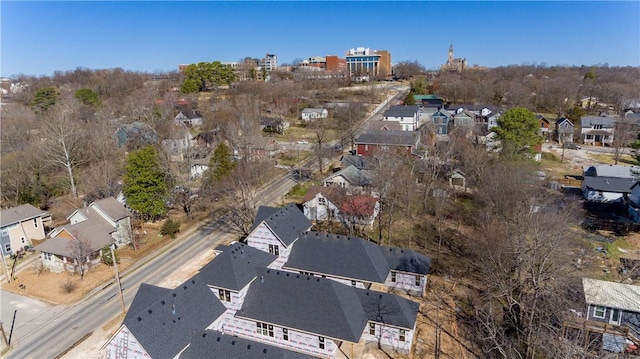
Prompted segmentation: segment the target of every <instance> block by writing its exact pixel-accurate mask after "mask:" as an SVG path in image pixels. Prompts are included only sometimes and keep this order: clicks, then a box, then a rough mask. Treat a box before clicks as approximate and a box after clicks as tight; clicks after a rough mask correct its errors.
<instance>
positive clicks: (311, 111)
mask: <svg viewBox="0 0 640 359" xmlns="http://www.w3.org/2000/svg"><path fill="white" fill-rule="evenodd" d="M327 117H329V111H327V109H326V108H305V109H304V110H302V113H301V114H300V118H301V119H302V121H305V122H308V121H313V120H315V119H318V118H327Z"/></svg>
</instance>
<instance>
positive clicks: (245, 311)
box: [236, 269, 367, 343]
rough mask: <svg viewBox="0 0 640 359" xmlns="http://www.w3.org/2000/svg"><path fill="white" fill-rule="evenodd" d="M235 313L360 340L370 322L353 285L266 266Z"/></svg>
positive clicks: (240, 315)
mask: <svg viewBox="0 0 640 359" xmlns="http://www.w3.org/2000/svg"><path fill="white" fill-rule="evenodd" d="M258 275H259V279H258V280H255V281H254V282H253V283H251V286H249V291H248V292H247V296H246V298H245V300H244V303H243V304H242V308H241V309H240V310H238V311H237V312H236V317H243V318H247V319H249V320H256V321H261V322H267V323H272V324H274V325H278V326H283V327H286V328H292V329H298V330H302V331H305V332H308V333H314V334H317V335H320V336H324V337H329V338H333V339H338V340H345V341H348V342H351V343H357V342H358V341H359V340H360V337H361V335H362V332H363V330H364V328H365V325H366V323H367V317H366V314H365V312H364V310H363V309H362V304H361V303H360V300H359V298H358V296H357V294H356V293H355V290H354V288H353V287H350V286H346V285H344V284H341V283H339V282H336V281H334V280H331V279H326V278H319V277H310V276H305V275H301V274H295V273H289V272H285V271H278V270H275V269H265V270H263V271H261V272H259V273H258Z"/></svg>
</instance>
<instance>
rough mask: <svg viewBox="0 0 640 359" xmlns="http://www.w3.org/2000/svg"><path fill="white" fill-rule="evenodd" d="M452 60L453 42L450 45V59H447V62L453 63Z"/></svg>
mask: <svg viewBox="0 0 640 359" xmlns="http://www.w3.org/2000/svg"><path fill="white" fill-rule="evenodd" d="M452 62H453V44H451V45H450V46H449V61H447V63H452Z"/></svg>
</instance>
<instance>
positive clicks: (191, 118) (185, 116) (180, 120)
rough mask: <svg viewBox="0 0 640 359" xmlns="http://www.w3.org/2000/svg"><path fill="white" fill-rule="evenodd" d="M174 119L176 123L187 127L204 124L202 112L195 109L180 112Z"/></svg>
mask: <svg viewBox="0 0 640 359" xmlns="http://www.w3.org/2000/svg"><path fill="white" fill-rule="evenodd" d="M174 121H175V124H176V125H183V126H187V127H192V126H202V123H203V118H202V114H200V112H198V111H197V110H195V109H191V110H183V111H180V112H178V114H177V115H176V117H175V118H174Z"/></svg>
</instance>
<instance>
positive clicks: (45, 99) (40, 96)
mask: <svg viewBox="0 0 640 359" xmlns="http://www.w3.org/2000/svg"><path fill="white" fill-rule="evenodd" d="M59 99H60V95H58V90H56V88H55V87H44V88H41V89H39V90H38V91H36V93H35V95H34V96H33V99H32V100H31V102H29V106H30V107H31V109H32V110H33V111H35V112H36V113H42V112H45V111H47V110H48V109H49V108H51V107H53V105H55V104H56V102H58V100H59Z"/></svg>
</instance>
